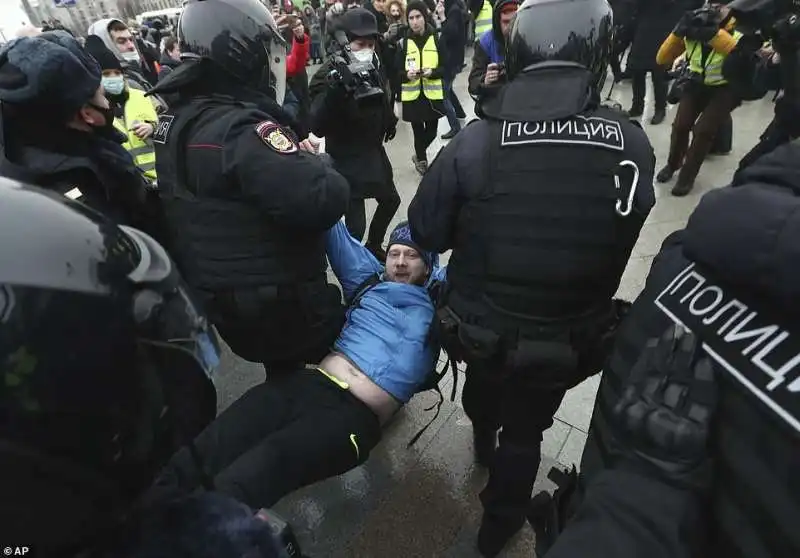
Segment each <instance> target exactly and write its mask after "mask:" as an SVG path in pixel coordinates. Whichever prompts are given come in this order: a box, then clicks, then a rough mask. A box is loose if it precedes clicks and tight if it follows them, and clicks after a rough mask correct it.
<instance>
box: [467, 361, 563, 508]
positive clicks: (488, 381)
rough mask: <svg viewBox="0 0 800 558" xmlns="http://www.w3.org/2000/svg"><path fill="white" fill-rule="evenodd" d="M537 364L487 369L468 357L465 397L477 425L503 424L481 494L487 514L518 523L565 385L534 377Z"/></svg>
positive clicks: (484, 428)
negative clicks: (526, 367) (546, 384)
mask: <svg viewBox="0 0 800 558" xmlns="http://www.w3.org/2000/svg"><path fill="white" fill-rule="evenodd" d="M536 372H537V371H536V370H524V371H514V372H511V373H509V371H505V370H493V369H489V368H488V367H487V366H486V365H485V364H475V363H469V365H468V367H467V371H466V374H465V376H466V380H465V383H464V392H463V394H462V397H461V401H462V403H463V405H464V412H465V413H466V414H467V416H468V417H469V418H470V420H471V421H472V425H473V428H474V429H475V431H487V430H492V431H496V430H497V429H499V428H502V429H503V430H502V432H501V433H500V437H499V444H498V447H497V451H496V452H495V456H494V460H493V462H492V465H491V468H490V470H489V481H488V482H487V484H486V487H485V488H484V489H483V491H482V492H481V495H480V498H481V502H482V503H483V509H484V512H485V514H486V515H487V516H489V517H490V518H492V519H495V520H500V521H508V522H509V523H514V522H517V521H520V520H522V519H523V518H524V517H525V514H526V513H527V511H528V509H529V504H530V499H531V492H532V491H533V484H534V482H535V481H536V474H537V472H538V470H539V461H540V459H541V445H542V433H543V432H544V431H545V430H547V429H548V428H550V426H552V425H553V415H554V414H555V412H556V411H557V410H558V406H559V405H561V400H562V399H563V398H564V394H565V393H566V389H564V388H561V389H547V388H543V387H541V386H539V385H537V384H535V383H534V382H532V381H531V380H534V379H535V378H536Z"/></svg>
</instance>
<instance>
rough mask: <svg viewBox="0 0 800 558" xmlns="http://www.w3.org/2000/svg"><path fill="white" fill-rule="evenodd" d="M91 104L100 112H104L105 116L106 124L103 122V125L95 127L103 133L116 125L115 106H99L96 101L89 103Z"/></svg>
mask: <svg viewBox="0 0 800 558" xmlns="http://www.w3.org/2000/svg"><path fill="white" fill-rule="evenodd" d="M89 106H90V107H92V108H93V109H94V110H96V111H97V112H99V113H100V114H102V115H103V117H104V118H105V123H104V124H102V125H101V126H94V129H95V130H96V131H97V132H98V133H102V132H105V131H108V130H110V129H111V128H113V127H114V109H113V108H111V107H108V108H104V107H99V106H97V105H96V104H94V103H89Z"/></svg>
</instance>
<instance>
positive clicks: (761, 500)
mask: <svg viewBox="0 0 800 558" xmlns="http://www.w3.org/2000/svg"><path fill="white" fill-rule="evenodd" d="M799 157H800V145H798V144H797V142H795V143H792V144H787V145H784V146H782V147H780V148H778V149H776V150H775V151H774V152H772V153H770V154H768V155H766V156H764V157H762V158H761V159H760V160H758V161H757V162H755V163H754V164H753V165H751V166H750V167H748V168H747V169H745V170H743V171H741V172H740V173H739V175H738V176H737V178H736V179H735V180H734V182H733V184H732V186H731V187H727V188H722V189H719V190H715V191H712V192H709V193H708V194H706V195H705V196H704V197H703V199H702V200H701V202H700V204H699V206H698V207H697V209H696V210H695V212H694V213H693V214H692V216H691V218H690V219H689V223H688V225H687V227H686V229H685V230H682V231H678V232H676V233H674V234H673V235H672V236H670V237H669V238H667V240H666V241H665V242H664V246H663V247H662V249H661V252H660V253H659V255H658V256H656V258H655V260H654V261H653V266H652V268H651V271H650V275H649V276H648V278H647V283H646V285H645V288H644V291H643V292H642V294H641V295H640V296H639V298H638V300H637V301H636V303H635V304H634V305H633V308H632V310H631V312H630V314H629V316H628V318H627V319H626V320H625V321H624V322H623V324H622V327H621V328H620V331H619V335H618V337H617V343H616V347H615V350H614V352H613V354H612V356H611V360H610V363H609V366H607V367H606V369H605V374H604V375H603V380H602V382H601V385H600V391H599V393H598V398H597V402H596V405H595V409H594V415H593V417H592V423H591V429H590V434H589V441H588V443H587V446H586V449H585V451H584V456H583V461H582V466H581V471H582V473H583V474H584V475H585V477H586V479H587V480H588V482H589V485H590V486H591V484H592V482H593V481H594V480H595V479H596V478H599V477H600V476H601V475H603V474H604V473H603V471H605V470H606V469H607V467H608V466H610V465H612V464H614V463H615V461H616V458H617V456H618V455H619V445H618V442H617V441H616V440H615V438H614V436H613V434H612V430H611V429H610V428H609V417H610V416H611V410H612V409H613V407H614V405H615V403H616V402H617V401H618V399H619V397H620V389H621V385H622V384H623V382H624V381H625V379H626V378H627V376H628V375H629V373H630V370H631V368H632V366H633V364H634V363H635V362H636V360H637V358H638V357H639V354H640V352H641V350H642V349H643V347H644V346H645V344H646V342H647V340H648V339H650V338H653V337H657V336H659V335H661V334H662V333H663V332H664V330H665V329H666V328H667V327H668V326H669V325H670V324H672V323H675V322H680V323H683V324H685V325H686V326H687V327H688V328H689V329H691V330H692V331H693V332H694V333H695V334H697V335H698V337H699V338H700V339H701V340H702V341H703V342H704V348H705V350H706V352H707V353H708V355H709V356H710V357H711V358H712V361H713V362H714V363H715V370H716V380H717V384H718V389H719V406H718V410H717V416H716V417H715V419H714V424H715V425H716V426H715V428H714V430H713V431H712V434H711V444H710V451H711V457H712V459H713V461H714V470H713V478H712V482H711V498H710V503H709V505H708V506H704V507H703V510H702V511H703V512H704V513H705V514H706V515H707V516H708V518H709V519H708V521H707V522H698V521H694V522H686V521H685V520H684V519H685V517H686V516H685V515H684V512H685V511H686V509H687V508H686V507H685V506H680V507H677V508H675V507H667V508H665V507H663V506H662V502H663V495H662V496H660V495H659V492H658V491H657V492H654V493H652V494H648V493H647V492H640V491H639V490H638V489H637V488H636V487H635V485H632V484H630V483H628V484H626V483H624V482H623V483H622V485H621V486H619V487H618V491H619V492H629V493H630V492H635V493H636V494H637V495H639V496H640V497H641V498H643V499H644V500H645V502H644V503H643V505H642V506H641V507H643V508H644V509H647V510H649V511H647V512H646V515H645V516H644V521H646V524H642V520H636V521H633V522H628V521H626V519H625V518H626V517H630V514H632V513H633V512H634V510H633V508H629V507H625V506H624V505H618V504H617V505H615V504H613V503H610V502H611V501H608V500H607V501H606V504H605V506H606V508H607V509H608V510H609V511H608V514H609V516H615V517H616V518H617V519H618V520H619V525H618V526H617V530H618V536H619V537H622V538H627V537H628V536H630V537H633V538H638V537H641V538H642V540H646V539H647V538H648V536H647V535H646V532H647V531H649V532H650V533H653V532H658V531H661V532H663V533H667V535H668V536H666V538H664V539H663V540H662V541H660V542H659V544H658V545H653V546H642V545H637V546H636V547H634V548H632V549H631V551H630V552H628V553H622V552H619V553H618V552H615V553H614V557H615V558H627V557H628V556H630V557H631V558H633V557H634V556H637V557H638V556H650V557H654V558H655V557H660V556H664V557H665V558H666V557H667V556H669V557H670V558H676V557H678V558H680V557H684V556H685V557H706V556H726V557H731V558H737V557H742V558H744V557H747V558H767V557H769V558H778V557H781V558H789V557H795V556H800V532H798V530H797V525H796V524H797V517H798V513H800V491H798V486H797V465H798V463H800V399H799V398H798V397H797V393H798V390H800V310H798V308H799V307H798V301H800V264H798V258H797V254H798V244H797V238H798V236H799V235H800V169H798V166H797V161H798V158H799ZM662 493H663V491H662ZM702 496H703V495H701V494H694V495H693V497H694V499H695V506H696V505H698V504H699V503H700V502H703V501H704V500H702V499H701V497H702ZM685 497H686V496H685V495H684V498H685ZM687 503H688V501H684V504H687ZM637 523H638V525H639V527H638V528H637V529H634V530H633V531H631V529H632V526H635V525H636V524H637ZM604 530H606V532H608V525H606V527H605V528H604ZM624 530H627V531H629V532H631V535H624V534H622V533H621V532H619V531H624ZM704 537H705V538H708V539H709V540H708V543H707V544H708V546H702V545H698V544H697V541H698V540H701V539H702V538H704ZM585 540H586V541H589V540H592V539H591V538H585ZM662 544H663V548H662V547H661V545H662ZM600 548H602V547H601V546H597V545H593V546H592V549H593V552H592V555H593V556H603V555H602V553H599V549H600ZM594 551H598V552H594ZM575 555H576V556H578V555H579V554H577V553H576V554H575ZM548 556H549V554H548ZM564 556H566V554H564Z"/></svg>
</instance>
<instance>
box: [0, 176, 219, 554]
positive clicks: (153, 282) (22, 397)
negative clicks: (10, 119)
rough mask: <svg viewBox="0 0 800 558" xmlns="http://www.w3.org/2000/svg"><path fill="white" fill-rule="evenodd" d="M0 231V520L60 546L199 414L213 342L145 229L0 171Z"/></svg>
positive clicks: (101, 516) (26, 538) (106, 522)
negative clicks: (118, 221) (0, 495)
mask: <svg viewBox="0 0 800 558" xmlns="http://www.w3.org/2000/svg"><path fill="white" fill-rule="evenodd" d="M0 239H2V240H0V374H2V377H3V378H4V381H3V382H2V383H0V410H1V412H2V416H3V420H2V425H0V461H2V463H3V475H2V476H1V477H0V490H1V491H2V493H3V495H4V496H3V503H2V505H0V522H2V525H3V533H5V534H13V535H14V537H16V538H15V539H14V541H13V544H33V545H36V548H35V550H36V552H39V553H41V555H42V556H54V555H68V556H73V555H75V554H77V550H79V549H81V548H83V547H84V546H85V545H87V544H88V545H91V544H93V541H94V540H95V538H96V537H97V536H98V535H99V534H101V533H103V532H104V530H105V529H106V528H113V527H114V526H115V524H116V521H118V520H119V519H120V514H122V513H124V512H125V511H126V510H127V507H128V506H129V505H130V503H131V502H132V500H133V499H134V498H135V497H136V496H137V495H138V494H139V493H140V492H141V491H142V490H143V489H144V488H146V487H147V485H148V484H149V483H150V481H151V479H152V478H153V476H154V475H155V473H156V472H157V471H158V469H159V468H160V467H161V466H162V465H163V463H164V462H165V461H166V460H167V459H168V458H169V457H170V455H171V454H172V453H173V452H174V451H175V450H177V449H178V448H180V447H181V446H182V445H183V444H185V443H188V442H190V441H191V440H192V439H193V438H194V436H195V435H196V434H197V433H198V432H199V431H200V430H202V429H203V428H204V427H205V426H206V425H208V423H209V422H211V420H213V418H214V416H215V414H216V391H215V390H214V386H213V384H212V383H211V380H210V379H209V378H210V374H211V372H212V371H213V370H214V368H215V367H216V365H217V364H218V363H219V348H218V344H217V341H216V337H215V335H214V333H213V330H212V329H211V328H210V327H209V325H208V322H207V321H206V320H205V319H204V317H203V316H202V315H201V314H200V313H199V311H198V310H197V306H196V305H195V304H194V303H193V302H192V299H191V297H190V296H189V295H188V293H187V290H186V289H185V288H184V286H183V285H182V283H181V281H180V279H179V277H178V275H177V273H176V271H175V269H174V266H173V265H172V263H171V261H170V259H169V257H168V256H167V253H166V251H165V250H164V249H163V248H162V247H161V246H160V245H159V244H158V243H157V242H156V241H155V240H153V238H152V237H150V236H148V235H146V234H145V233H142V232H140V231H138V230H136V229H133V228H129V227H118V226H117V225H115V224H114V223H113V222H111V221H110V220H108V219H107V218H105V217H103V216H102V215H100V214H99V213H96V212H94V211H92V210H90V209H89V208H87V207H86V206H84V205H82V204H80V203H78V202H75V201H72V200H70V199H69V198H67V197H64V196H61V195H58V194H55V193H53V192H47V191H45V190H40V189H38V188H32V187H26V186H23V185H21V184H18V183H15V182H12V181H10V180H8V179H5V178H3V179H0ZM176 339H177V340H179V341H175V340H176ZM5 544H6V545H9V544H12V541H11V540H9V541H8V542H6V543H5ZM69 548H72V549H73V550H75V551H76V552H73V553H63V554H59V553H57V552H55V551H56V550H61V551H64V549H69Z"/></svg>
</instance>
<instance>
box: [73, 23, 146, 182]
mask: <svg viewBox="0 0 800 558" xmlns="http://www.w3.org/2000/svg"><path fill="white" fill-rule="evenodd" d="M86 51H87V52H88V53H89V54H91V55H92V56H93V57H94V59H95V60H97V63H98V64H100V69H101V70H102V71H103V77H102V81H101V83H102V85H103V88H104V89H105V96H106V98H107V99H108V101H109V104H110V105H111V108H112V109H113V111H114V127H115V128H116V129H117V130H118V131H119V132H121V133H122V134H123V135H124V136H125V142H124V143H123V144H122V146H123V147H124V148H125V149H126V150H127V151H128V153H130V154H131V156H132V157H133V162H134V163H135V164H136V166H137V167H138V168H139V170H141V171H142V174H144V176H145V177H146V178H147V179H148V180H149V181H150V182H155V181H156V154H155V149H154V148H153V141H152V140H151V136H152V135H153V132H154V131H155V125H156V122H158V115H157V114H156V109H155V107H154V106H153V103H152V102H151V101H150V99H148V98H147V97H145V92H144V91H141V90H139V89H134V88H132V87H129V86H128V82H127V80H126V78H125V76H124V75H123V72H122V65H121V64H120V61H119V60H118V59H117V57H116V56H114V54H113V53H112V52H111V51H110V50H109V49H108V47H106V46H105V44H103V42H102V40H100V39H99V38H97V37H95V36H93V35H90V36H89V37H88V38H87V39H86Z"/></svg>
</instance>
